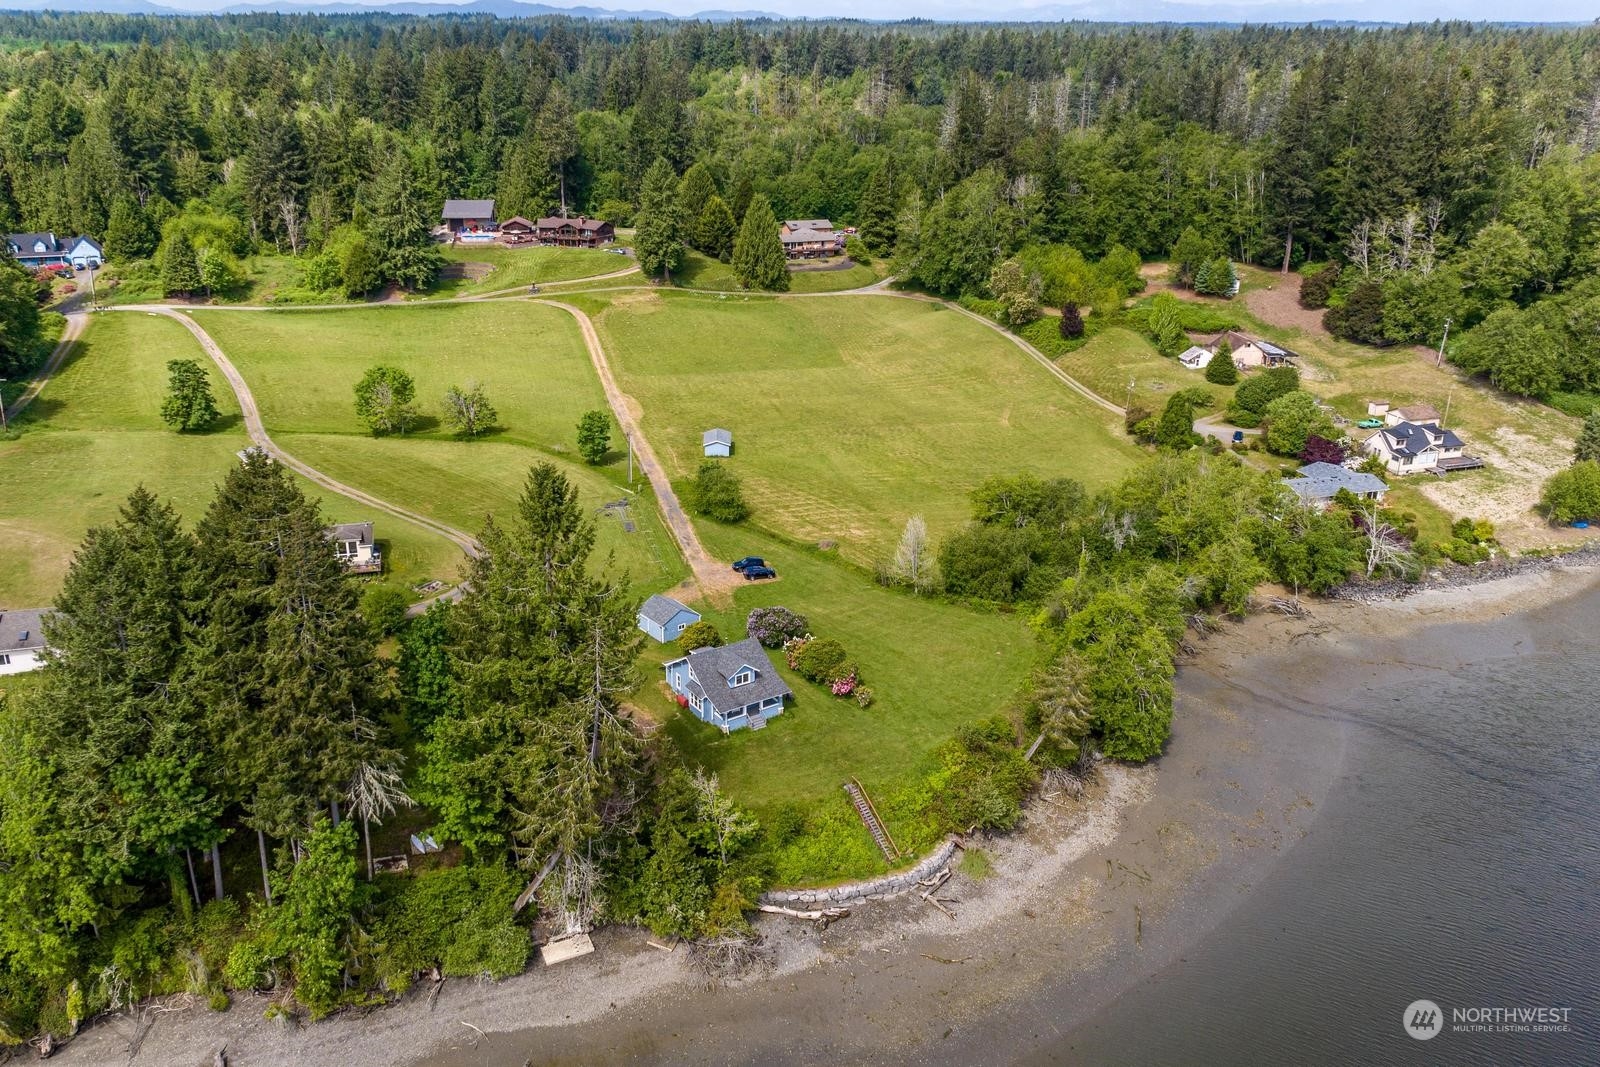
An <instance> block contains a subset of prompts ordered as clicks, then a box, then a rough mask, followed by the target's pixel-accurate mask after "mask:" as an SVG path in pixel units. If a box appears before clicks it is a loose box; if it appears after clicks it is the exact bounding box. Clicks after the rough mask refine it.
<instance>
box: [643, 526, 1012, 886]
mask: <svg viewBox="0 0 1600 1067" xmlns="http://www.w3.org/2000/svg"><path fill="white" fill-rule="evenodd" d="M700 533H701V536H702V537H703V538H704V539H705V541H706V545H707V547H708V548H709V549H710V550H711V551H712V553H713V554H715V555H717V556H718V557H720V558H728V557H731V556H738V555H744V554H746V553H754V554H757V555H761V556H763V557H765V558H767V559H768V560H769V561H771V562H772V563H773V564H774V565H775V566H776V568H777V570H778V573H779V576H780V577H779V578H778V580H777V581H774V582H762V583H750V584H749V585H747V586H746V587H744V588H742V589H740V590H739V591H738V592H737V593H736V595H735V605H734V609H733V610H731V611H725V612H724V611H718V610H716V609H714V608H711V607H709V606H708V605H704V604H701V605H696V606H697V607H698V608H699V610H701V611H703V612H705V613H706V618H707V619H709V620H711V621H712V622H714V623H716V625H717V627H718V629H719V630H720V631H721V632H722V634H723V636H724V637H725V638H727V639H729V640H732V639H736V638H741V637H743V636H744V620H745V617H746V616H747V615H748V614H749V612H750V609H751V608H755V607H761V606H766V605H772V604H782V605H784V606H786V607H789V608H792V609H794V610H796V611H799V612H801V613H802V614H804V615H806V616H807V617H808V619H809V621H810V623H811V629H812V631H813V632H814V633H816V634H818V635H819V636H828V637H834V638H837V639H838V640H839V641H841V642H842V643H843V644H844V646H845V647H846V648H847V649H848V650H849V651H850V654H851V655H852V657H854V658H855V659H856V660H857V661H858V662H859V663H860V665H861V674H862V679H863V681H864V682H865V683H866V684H867V685H868V686H870V687H871V688H872V690H873V691H874V693H875V694H876V696H877V700H876V702H875V703H874V704H873V706H872V707H870V708H865V709H863V708H860V707H857V706H856V704H855V703H854V702H853V701H849V700H838V699H835V698H834V697H833V696H832V695H831V694H829V693H828V692H827V691H826V690H825V689H824V688H823V687H821V686H817V685H813V684H812V683H810V682H807V681H805V680H803V679H801V678H799V677H797V676H795V675H794V674H793V673H791V672H790V671H789V670H788V669H787V668H786V667H783V666H781V664H782V655H781V654H775V657H776V658H775V662H777V663H779V664H780V667H779V671H780V673H781V674H783V676H784V678H785V680H786V681H787V682H788V683H789V686H790V688H792V689H793V690H794V692H795V697H794V699H793V700H792V701H790V703H789V705H788V706H787V707H786V708H785V711H784V713H783V714H782V715H781V716H778V717H777V718H774V719H773V720H772V722H771V723H770V724H769V726H768V727H767V729H765V730H761V731H756V732H751V731H747V730H746V731H737V732H735V733H732V734H728V735H724V734H723V733H722V732H721V731H719V730H717V729H716V728H714V727H712V726H709V725H707V724H706V723H703V722H701V721H699V720H698V719H696V718H695V717H694V715H693V714H692V713H691V712H689V711H684V710H680V709H679V708H678V707H677V705H676V704H674V703H673V702H672V701H670V700H669V699H668V696H667V692H666V689H665V686H664V684H663V683H662V682H661V673H660V670H659V665H660V664H662V663H664V662H666V661H667V660H668V659H672V658H676V656H677V655H678V654H679V653H678V652H677V650H676V648H675V647H674V646H671V645H667V646H661V645H655V644H654V643H651V645H650V651H648V652H647V653H646V656H645V659H646V666H645V667H644V668H643V669H644V671H645V678H644V685H643V686H641V688H640V692H639V694H638V696H637V697H636V700H637V702H638V703H640V704H641V705H643V706H644V707H645V708H646V709H647V710H648V711H649V712H650V713H651V714H652V715H654V716H657V717H658V718H662V719H663V720H664V721H665V722H666V728H667V730H668V732H669V733H670V734H671V736H672V737H673V739H674V740H675V741H676V742H677V743H678V745H679V747H680V748H681V749H682V750H683V752H684V753H685V755H686V756H687V757H688V758H689V759H690V760H692V761H695V762H697V763H700V764H701V765H703V766H705V767H706V768H708V769H710V770H714V771H716V772H717V774H718V775H719V776H720V777H721V780H722V783H723V785H724V786H725V787H726V788H727V789H728V790H729V792H730V793H731V794H732V795H733V796H735V797H737V798H738V799H739V801H740V802H741V803H743V804H747V805H749V806H750V807H751V808H752V809H753V810H754V811H756V812H757V813H758V815H759V814H760V813H761V812H763V811H770V810H771V809H772V808H774V807H775V806H777V805H779V804H782V803H786V802H794V803H798V804H801V805H803V806H805V807H807V808H817V807H833V806H836V805H842V804H843V803H844V800H843V797H844V794H843V792H842V791H841V788H840V787H841V785H842V784H843V782H844V780H845V779H846V778H847V777H849V776H850V775H855V776H856V777H858V778H860V779H861V782H862V784H864V785H865V786H866V787H867V789H868V790H869V792H871V794H872V795H873V797H874V798H875V799H877V800H878V802H879V804H880V806H881V805H882V804H883V801H884V800H885V799H886V798H887V797H888V796H889V795H890V794H891V793H892V791H893V790H894V789H896V788H898V787H900V786H901V785H903V784H905V783H906V782H907V781H908V780H909V779H910V777H911V776H912V774H913V772H914V771H915V770H916V768H917V766H918V764H919V763H920V762H921V761H922V760H923V759H924V758H925V757H926V756H927V755H928V753H929V752H930V751H932V749H933V748H934V746H936V745H938V744H939V743H940V742H942V741H944V740H946V739H948V738H949V737H951V736H952V735H953V733H954V731H955V729H956V727H957V726H959V725H961V724H963V723H967V722H972V721H975V720H977V719H981V718H984V717H986V716H989V715H993V714H994V713H995V712H996V711H998V710H1000V709H1002V708H1003V707H1004V706H1005V704H1006V701H1007V700H1008V698H1009V697H1010V696H1011V695H1012V694H1013V693H1014V692H1015V691H1016V690H1017V689H1018V687H1019V686H1020V685H1021V684H1022V682H1023V680H1024V678H1025V676H1026V675H1027V672H1028V670H1029V669H1030V667H1031V666H1032V663H1033V657H1034V655H1035V652H1036V646H1035V644H1034V641H1033V640H1032V637H1031V635H1030V634H1029V632H1028V628H1027V626H1026V624H1025V622H1024V621H1023V620H1022V618H1020V617H1019V616H1015V615H1002V614H988V613H979V612H976V611H972V610H969V609H967V608H963V607H958V606H956V605H953V604H947V603H943V602H940V601H937V600H933V599H927V598H919V597H914V596H911V595H909V594H904V593H899V592H895V591H892V590H888V589H884V588H882V587H880V586H878V585H877V584H875V583H874V582H872V581H871V580H870V579H868V578H867V577H865V576H864V575H862V574H861V573H860V572H859V571H858V570H856V569H855V568H852V567H849V566H846V565H844V564H841V563H840V562H839V561H837V560H836V559H834V558H832V555H831V554H830V553H823V552H818V551H816V550H808V551H800V550H796V549H793V548H791V547H788V546H786V545H784V544H783V543H781V542H779V541H777V540H775V539H773V538H771V537H768V536H765V535H763V534H760V533H757V532H754V531H749V530H740V529H735V528H730V527H723V526H718V525H716V524H712V523H701V524H700ZM851 818H854V816H853V815H852V816H851ZM885 818H886V819H888V820H889V823H890V832H891V833H894V832H895V829H896V827H895V822H894V819H893V817H892V815H890V814H889V813H887V812H885ZM858 826H859V824H858ZM858 844H861V845H862V846H863V847H862V848H861V849H860V850H859V851H858V853H856V855H857V856H858V858H859V859H860V864H859V865H858V866H857V867H856V868H854V869H840V870H819V871H816V872H814V874H815V876H816V877H824V878H825V877H845V876H848V875H853V874H860V873H871V872H872V871H873V870H874V869H881V867H882V859H881V857H879V856H878V855H877V853H876V851H875V850H874V849H873V848H872V845H871V841H870V839H869V838H868V837H867V835H866V831H865V830H864V829H861V830H860V841H859V842H858Z"/></svg>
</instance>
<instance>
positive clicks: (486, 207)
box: [443, 200, 494, 219]
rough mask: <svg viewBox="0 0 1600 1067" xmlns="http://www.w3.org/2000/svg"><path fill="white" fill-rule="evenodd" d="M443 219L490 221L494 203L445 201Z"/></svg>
mask: <svg viewBox="0 0 1600 1067" xmlns="http://www.w3.org/2000/svg"><path fill="white" fill-rule="evenodd" d="M443 217H444V218H447V219H492V218H494V201H493V200H446V201H445V202H444V215H443Z"/></svg>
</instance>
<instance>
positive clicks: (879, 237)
mask: <svg viewBox="0 0 1600 1067" xmlns="http://www.w3.org/2000/svg"><path fill="white" fill-rule="evenodd" d="M899 209H900V205H899V202H898V201H897V199H896V197H895V195H894V172H893V170H892V169H891V168H890V165H889V164H888V163H887V162H884V163H880V164H878V166H877V167H876V168H874V169H873V171H872V176H871V177H870V178H868V179H867V187H866V188H865V189H864V190H862V192H861V201H860V203H859V204H857V205H856V227H857V229H859V230H860V231H861V240H862V241H864V242H865V243H866V246H867V248H868V249H870V250H871V251H872V253H873V254H874V255H879V256H886V255H888V254H889V253H890V252H892V251H894V246H895V241H896V239H897V237H898V234H897V232H896V222H895V220H896V217H897V215H898V213H899Z"/></svg>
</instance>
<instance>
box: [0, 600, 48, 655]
mask: <svg viewBox="0 0 1600 1067" xmlns="http://www.w3.org/2000/svg"><path fill="white" fill-rule="evenodd" d="M46 611H48V609H47V608H8V609H7V610H5V611H0V652H25V651H38V650H39V649H42V648H44V631H43V628H42V627H41V626H40V623H41V622H43V621H44V616H45V613H46Z"/></svg>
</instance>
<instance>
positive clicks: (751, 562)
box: [733, 556, 767, 571]
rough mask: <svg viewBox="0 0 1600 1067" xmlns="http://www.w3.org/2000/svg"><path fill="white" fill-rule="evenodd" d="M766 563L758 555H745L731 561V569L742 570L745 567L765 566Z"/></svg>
mask: <svg viewBox="0 0 1600 1067" xmlns="http://www.w3.org/2000/svg"><path fill="white" fill-rule="evenodd" d="M766 565H767V561H766V560H764V559H762V558H761V557H760V556H746V557H744V559H736V560H734V561H733V569H734V570H736V571H742V570H744V569H745V568H746V567H765V566H766Z"/></svg>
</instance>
